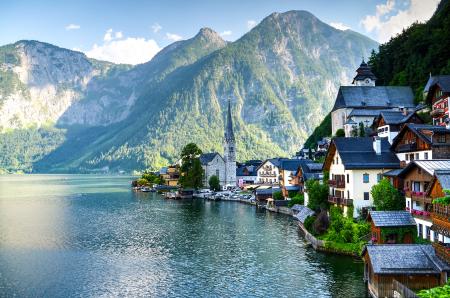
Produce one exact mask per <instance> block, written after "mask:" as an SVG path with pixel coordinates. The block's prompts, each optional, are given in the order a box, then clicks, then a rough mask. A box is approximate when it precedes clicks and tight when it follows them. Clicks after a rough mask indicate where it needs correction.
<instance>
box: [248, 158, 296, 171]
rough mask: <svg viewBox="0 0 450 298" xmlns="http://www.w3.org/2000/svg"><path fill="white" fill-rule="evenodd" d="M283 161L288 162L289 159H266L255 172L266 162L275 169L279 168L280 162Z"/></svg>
mask: <svg viewBox="0 0 450 298" xmlns="http://www.w3.org/2000/svg"><path fill="white" fill-rule="evenodd" d="M283 160H289V158H283V157H276V158H269V159H266V160H265V161H263V162H262V163H261V164H260V165H259V166H258V168H257V169H256V170H258V169H259V168H261V167H262V166H263V165H264V164H265V163H266V162H270V163H271V164H273V165H274V166H275V167H277V168H279V167H280V165H281V162H282V161H283Z"/></svg>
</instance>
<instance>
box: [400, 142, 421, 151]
mask: <svg viewBox="0 0 450 298" xmlns="http://www.w3.org/2000/svg"><path fill="white" fill-rule="evenodd" d="M411 151H417V143H411V144H401V145H398V147H397V152H411Z"/></svg>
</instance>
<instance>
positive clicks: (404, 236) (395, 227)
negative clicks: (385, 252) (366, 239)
mask: <svg viewBox="0 0 450 298" xmlns="http://www.w3.org/2000/svg"><path fill="white" fill-rule="evenodd" d="M367 221H368V222H369V223H370V227H371V232H372V238H371V242H372V243H376V244H396V243H405V244H412V243H414V236H415V234H416V233H417V232H416V222H415V221H414V218H413V217H412V216H411V213H409V212H408V211H370V213H369V216H368V218H367Z"/></svg>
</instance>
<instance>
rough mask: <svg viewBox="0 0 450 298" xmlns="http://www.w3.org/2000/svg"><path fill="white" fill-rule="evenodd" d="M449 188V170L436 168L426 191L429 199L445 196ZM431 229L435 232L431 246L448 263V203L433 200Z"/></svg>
mask: <svg viewBox="0 0 450 298" xmlns="http://www.w3.org/2000/svg"><path fill="white" fill-rule="evenodd" d="M444 190H450V170H436V171H435V172H434V177H433V180H432V181H431V184H430V186H429V188H428V191H427V196H429V197H430V198H431V199H433V200H434V199H438V198H444V197H447V196H448V194H446V193H445V192H444ZM431 220H432V223H433V225H432V229H433V232H434V233H435V238H434V241H435V242H434V243H433V247H434V248H435V249H436V252H437V254H438V255H439V256H440V257H441V258H443V259H444V260H446V261H447V262H448V263H450V204H445V203H437V202H433V212H432V213H431Z"/></svg>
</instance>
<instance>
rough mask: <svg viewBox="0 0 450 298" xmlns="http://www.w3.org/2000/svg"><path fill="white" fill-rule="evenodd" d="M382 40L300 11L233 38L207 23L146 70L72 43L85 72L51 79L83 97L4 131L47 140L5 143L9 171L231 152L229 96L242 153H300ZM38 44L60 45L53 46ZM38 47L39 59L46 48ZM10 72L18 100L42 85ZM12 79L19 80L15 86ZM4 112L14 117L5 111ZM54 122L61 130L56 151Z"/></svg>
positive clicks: (123, 164)
mask: <svg viewBox="0 0 450 298" xmlns="http://www.w3.org/2000/svg"><path fill="white" fill-rule="evenodd" d="M19 43H20V42H19ZM33 43H35V42H33ZM377 46H378V45H377V43H376V42H374V41H373V40H370V39H369V38H367V37H365V36H363V35H360V34H358V33H355V32H353V31H350V30H346V31H341V30H338V29H335V28H333V27H331V26H329V25H327V24H325V23H323V22H321V21H320V20H319V19H317V18H316V17H314V16H313V15H312V14H310V13H308V12H305V11H289V12H286V13H274V14H271V15H270V16H268V17H267V18H265V19H264V20H263V21H262V22H261V23H260V24H259V25H257V26H256V27H254V28H253V29H252V30H251V31H250V32H248V33H247V34H245V35H244V36H242V37H241V38H240V39H239V40H237V41H235V42H225V41H223V40H222V39H221V38H220V36H219V35H218V34H217V33H216V32H214V31H213V30H211V29H208V28H203V29H201V30H200V32H199V33H198V34H197V35H196V36H195V37H193V38H192V39H189V40H185V41H179V42H176V43H174V44H171V45H169V46H168V47H166V48H165V49H163V50H162V51H161V52H160V53H159V54H158V55H156V56H155V57H154V58H153V59H152V60H151V61H149V62H147V63H144V64H141V65H137V66H135V67H130V66H126V65H113V64H110V63H106V62H101V61H95V60H93V59H88V58H86V57H85V56H84V55H83V54H81V53H78V52H73V51H69V50H63V49H60V50H61V51H62V52H64V53H65V52H67V53H73V55H74V57H73V58H72V59H70V58H67V59H66V60H65V62H64V63H68V64H67V65H66V64H64V63H63V65H64V69H70V70H73V73H76V72H78V73H79V76H78V80H75V79H73V80H71V81H70V84H69V83H65V82H62V83H60V82H59V81H58V80H55V79H54V78H53V77H52V74H53V71H50V72H49V71H47V72H46V73H47V74H50V77H51V78H52V80H50V79H49V82H51V84H53V83H54V88H58V87H60V85H62V86H61V88H62V87H64V88H66V89H67V90H73V93H74V94H76V96H73V97H72V98H71V100H67V102H70V104H67V105H66V106H64V108H61V109H60V110H58V113H49V114H51V115H52V117H47V118H46V119H48V120H47V122H43V121H41V122H38V121H35V120H32V121H29V123H26V125H22V126H21V125H19V124H17V125H15V126H14V125H11V124H10V125H9V126H8V125H7V124H4V125H3V127H4V128H3V130H4V131H8V132H6V133H4V134H3V136H2V135H1V134H0V140H2V138H3V142H4V144H10V145H11V144H15V145H17V143H18V140H20V138H21V137H20V136H17V134H18V132H21V134H22V135H23V134H25V135H26V134H27V133H29V132H30V130H32V131H33V132H34V134H33V136H34V137H33V138H32V139H36V140H37V143H38V144H39V145H38V146H35V143H34V142H31V143H28V144H27V145H26V146H30V147H31V148H30V150H29V151H30V152H29V153H27V154H26V156H29V158H28V159H27V160H28V161H25V159H24V158H23V154H22V155H20V156H17V155H14V154H12V153H11V152H10V150H12V149H11V148H17V146H15V147H14V146H9V147H8V146H5V145H3V148H2V147H1V145H0V154H1V153H2V152H1V151H4V152H5V153H7V155H8V156H9V158H8V161H6V160H5V159H4V160H3V161H2V160H1V159H0V168H2V167H3V168H5V169H7V170H13V169H14V168H15V167H14V166H11V164H12V163H15V164H16V165H17V164H20V165H21V164H22V163H23V162H25V163H26V164H27V166H26V167H24V168H23V169H24V170H26V171H29V170H31V169H32V170H33V171H41V172H49V171H56V172H67V171H68V172H86V171H88V172H89V171H95V170H98V169H109V170H113V171H116V170H127V171H128V170H132V169H143V168H146V167H153V168H156V167H158V166H161V165H163V164H166V163H167V162H171V161H174V160H175V159H176V157H177V156H178V155H179V151H180V149H181V147H182V146H183V145H184V144H186V143H187V142H191V141H193V142H196V143H198V144H199V145H200V147H201V148H202V149H203V150H204V151H210V150H215V151H218V152H221V151H222V136H223V131H224V120H223V119H224V115H225V112H224V111H225V110H226V109H225V107H226V103H227V101H228V100H231V103H232V107H233V111H232V114H233V120H234V126H235V127H234V128H235V132H236V136H237V140H238V141H237V157H238V159H239V160H245V159H250V158H266V157H269V156H274V155H282V156H286V155H289V154H292V153H293V152H295V150H298V147H299V146H300V145H301V143H303V142H304V140H305V138H306V136H307V135H308V134H309V133H310V132H311V131H312V129H313V128H314V127H315V125H316V124H318V123H319V121H320V119H322V118H323V117H324V116H325V115H326V114H327V113H328V111H329V109H330V107H331V104H332V101H333V100H334V96H335V94H336V92H337V88H338V86H339V85H340V84H342V83H345V84H347V83H349V82H350V81H351V78H352V76H353V74H354V71H355V69H356V67H357V65H359V63H360V59H361V56H367V55H368V54H369V53H370V51H371V50H372V49H374V48H377ZM17 47H18V44H17V43H16V44H14V45H7V46H5V47H1V48H0V53H7V52H8V53H10V52H11V53H15V51H17ZM36 47H37V48H41V47H43V48H47V47H48V48H50V49H53V48H56V47H53V46H51V45H47V44H43V43H39V46H36ZM41 51H42V50H41ZM34 53H35V55H39V51H38V50H37V49H36V51H34ZM68 55H69V54H68ZM45 56H46V58H47V59H50V60H51V57H49V55H47V54H46V55H45ZM56 56H57V57H59V55H56ZM69 56H70V55H69ZM5 57H6V55H5ZM8 57H9V54H8ZM27 59H28V58H27ZM33 59H38V58H33ZM39 59H40V60H39V61H42V62H39V63H38V66H39V67H41V68H44V69H47V70H48V69H53V68H54V67H57V65H58V63H62V62H55V61H44V60H43V58H39ZM77 59H78V60H77ZM5 60H6V59H5ZM11 60H14V59H11ZM17 60H18V61H14V62H15V63H16V64H20V65H22V64H23V62H22V61H23V59H22V58H20V59H17ZM8 61H10V60H8ZM72 62H73V64H72ZM40 63H42V65H41V64H40ZM5 64H6V63H2V69H3V68H4V65H5ZM25 65H26V66H28V67H29V64H25ZM82 65H86V66H83V67H81V66H82ZM22 69H23V70H22V72H23V73H24V74H27V73H28V72H27V71H26V68H25V67H22ZM79 69H83V70H84V72H82V71H81V70H79ZM9 71H10V72H12V73H13V74H16V75H17V78H16V79H15V83H7V84H2V85H1V86H2V87H1V89H0V90H2V91H3V88H4V87H3V86H5V90H6V89H7V88H9V90H12V89H13V90H14V92H13V94H14V96H11V95H9V97H8V96H7V101H11V102H14V101H17V99H15V98H18V97H21V96H22V98H23V99H21V100H22V101H26V98H25V95H23V94H26V93H27V92H28V91H29V90H31V89H32V86H30V85H29V82H28V81H24V80H23V77H25V76H26V75H23V77H21V76H19V75H18V74H17V73H16V72H15V68H14V67H10V70H9ZM74 82H76V83H74ZM78 82H82V83H78ZM12 85H14V86H16V85H17V87H15V88H12V89H11V86H12ZM66 89H64V90H66ZM20 92H22V93H20ZM10 94H11V93H10ZM21 94H22V95H21ZM11 97H14V98H12V99H11ZM2 98H3V101H5V99H4V98H5V97H2ZM1 101H2V100H0V102H1ZM46 104H47V103H43V104H42V105H43V106H45V105H46ZM27 112H29V113H34V111H32V110H31V109H29V110H28V111H27ZM1 113H5V114H6V115H8V116H9V115H10V114H11V112H10V110H4V109H3V108H2V107H0V115H1ZM19 115H20V113H19ZM53 115H57V116H53ZM10 118H11V117H10ZM43 124H45V125H46V126H42V125H43ZM33 125H34V126H33ZM33 127H34V128H33ZM13 128H14V129H15V130H13V131H10V130H11V129H13ZM48 130H51V133H52V134H53V138H52V143H51V144H50V145H49V146H48V147H46V146H45V143H46V140H47V141H48V138H47V136H46V134H45V133H47V131H48ZM54 134H57V135H58V137H56V138H55V137H54ZM55 140H57V141H55ZM6 147H8V148H6ZM5 148H6V149H5ZM39 148H40V149H41V150H39ZM49 148H51V149H49ZM22 151H23V150H22ZM25 151H26V150H25ZM36 152H37V153H36ZM14 159H16V162H14ZM17 160H20V162H17Z"/></svg>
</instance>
